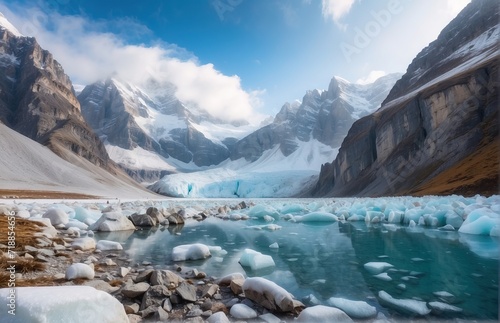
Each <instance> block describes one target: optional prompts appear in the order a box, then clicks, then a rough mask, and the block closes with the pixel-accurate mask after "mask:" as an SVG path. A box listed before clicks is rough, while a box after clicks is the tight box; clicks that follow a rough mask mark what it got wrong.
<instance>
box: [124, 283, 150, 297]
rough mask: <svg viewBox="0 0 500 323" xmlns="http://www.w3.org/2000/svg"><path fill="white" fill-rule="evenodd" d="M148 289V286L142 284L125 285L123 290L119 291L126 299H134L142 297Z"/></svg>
mask: <svg viewBox="0 0 500 323" xmlns="http://www.w3.org/2000/svg"><path fill="white" fill-rule="evenodd" d="M149 287H150V285H149V284H148V283H144V282H142V283H137V284H131V285H125V287H123V289H122V290H121V293H122V294H123V296H126V297H128V298H135V297H138V296H141V295H143V294H144V293H145V292H146V291H147V290H148V289H149Z"/></svg>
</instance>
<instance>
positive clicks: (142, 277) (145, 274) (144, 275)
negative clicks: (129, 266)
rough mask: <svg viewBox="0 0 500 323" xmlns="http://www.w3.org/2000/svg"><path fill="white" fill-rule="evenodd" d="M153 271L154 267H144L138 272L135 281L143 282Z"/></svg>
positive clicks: (148, 278) (147, 279)
mask: <svg viewBox="0 0 500 323" xmlns="http://www.w3.org/2000/svg"><path fill="white" fill-rule="evenodd" d="M153 272H154V269H145V270H144V271H142V272H140V273H139V275H137V277H136V278H135V280H134V281H135V282H136V283H140V282H144V281H149V280H150V278H151V274H152V273H153Z"/></svg>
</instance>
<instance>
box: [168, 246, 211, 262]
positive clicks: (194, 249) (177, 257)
mask: <svg viewBox="0 0 500 323" xmlns="http://www.w3.org/2000/svg"><path fill="white" fill-rule="evenodd" d="M210 256H211V253H210V248H209V247H208V246H206V245H204V244H202V243H194V244H185V245H180V246H177V247H174V249H173V250H172V260H173V261H186V260H199V259H205V258H208V257H210Z"/></svg>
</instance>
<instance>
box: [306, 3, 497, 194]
mask: <svg viewBox="0 0 500 323" xmlns="http://www.w3.org/2000/svg"><path fill="white" fill-rule="evenodd" d="M498 21H499V6H498V2H497V1H495V0H473V1H472V2H471V3H470V4H469V5H468V6H467V7H466V8H464V10H463V11H462V12H461V13H460V14H459V15H458V16H457V17H456V18H455V19H454V20H453V21H451V22H450V24H449V25H448V26H447V27H446V28H445V29H443V31H442V32H441V33H440V35H439V37H438V38H437V40H435V41H434V42H432V43H431V44H429V46H428V47H426V48H425V49H423V50H422V51H421V52H420V53H419V54H418V55H417V57H416V58H415V59H414V60H413V62H412V63H411V64H410V65H409V67H408V69H407V72H406V74H405V75H403V77H402V78H401V80H399V81H398V82H397V83H396V84H395V86H394V87H393V89H392V90H391V92H390V93H389V95H388V97H387V98H386V100H385V101H384V102H383V104H382V107H381V108H380V109H379V110H377V111H376V112H375V113H373V114H371V115H368V116H366V117H364V118H362V119H360V120H358V121H357V122H355V123H354V124H353V126H352V128H351V129H350V130H349V133H348V135H347V137H346V138H345V140H344V141H343V143H342V146H341V148H340V150H339V153H338V155H337V157H336V159H335V160H334V161H333V162H332V163H327V164H325V165H323V166H322V168H321V173H320V178H319V180H318V183H317V184H316V187H315V188H314V190H313V192H312V194H313V195H314V196H385V195H402V194H420V195H421V194H452V193H460V194H476V193H480V194H494V193H498V179H499V175H498V173H499V136H498V132H499V126H498V124H499V123H498V108H499V102H498V96H499V91H498V87H499V83H498V80H499V73H498V72H499V71H498V69H499V59H500V50H499V34H500V33H499V26H498Z"/></svg>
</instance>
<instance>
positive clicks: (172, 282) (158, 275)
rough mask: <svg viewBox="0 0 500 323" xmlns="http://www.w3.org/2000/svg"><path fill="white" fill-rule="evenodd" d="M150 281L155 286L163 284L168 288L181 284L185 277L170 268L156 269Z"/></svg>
mask: <svg viewBox="0 0 500 323" xmlns="http://www.w3.org/2000/svg"><path fill="white" fill-rule="evenodd" d="M149 281H150V283H151V285H153V286H154V285H163V286H165V287H167V288H168V289H173V288H176V287H177V286H179V284H180V283H181V282H183V281H184V279H183V278H182V277H180V276H179V275H177V274H176V273H174V272H173V271H170V270H154V271H153V272H152V273H151V278H150V279H149Z"/></svg>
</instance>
